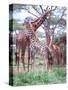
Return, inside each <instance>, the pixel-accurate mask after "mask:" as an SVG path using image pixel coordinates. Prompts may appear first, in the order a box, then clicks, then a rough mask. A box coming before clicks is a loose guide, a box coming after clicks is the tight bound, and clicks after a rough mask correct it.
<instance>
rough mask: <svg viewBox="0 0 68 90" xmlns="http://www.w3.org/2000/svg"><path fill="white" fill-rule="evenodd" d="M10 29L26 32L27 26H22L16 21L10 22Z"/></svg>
mask: <svg viewBox="0 0 68 90" xmlns="http://www.w3.org/2000/svg"><path fill="white" fill-rule="evenodd" d="M9 29H12V30H16V29H19V30H24V29H25V26H24V25H22V24H19V23H17V21H16V20H14V19H13V20H12V19H11V20H9Z"/></svg>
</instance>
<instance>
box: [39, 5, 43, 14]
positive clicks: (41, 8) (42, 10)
mask: <svg viewBox="0 0 68 90" xmlns="http://www.w3.org/2000/svg"><path fill="white" fill-rule="evenodd" d="M40 8H41V11H42V13H44V11H43V8H42V6H41V5H40Z"/></svg>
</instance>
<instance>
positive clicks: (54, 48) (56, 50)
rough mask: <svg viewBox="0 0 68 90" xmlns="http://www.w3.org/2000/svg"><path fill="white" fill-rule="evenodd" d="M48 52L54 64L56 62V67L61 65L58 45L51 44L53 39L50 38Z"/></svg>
mask: <svg viewBox="0 0 68 90" xmlns="http://www.w3.org/2000/svg"><path fill="white" fill-rule="evenodd" d="M48 47H49V50H50V52H51V53H52V57H53V60H54V59H56V60H54V62H55V61H56V64H57V65H60V64H61V63H62V53H61V49H60V47H59V46H58V45H56V44H54V43H53V39H52V36H50V43H49V46H48Z"/></svg>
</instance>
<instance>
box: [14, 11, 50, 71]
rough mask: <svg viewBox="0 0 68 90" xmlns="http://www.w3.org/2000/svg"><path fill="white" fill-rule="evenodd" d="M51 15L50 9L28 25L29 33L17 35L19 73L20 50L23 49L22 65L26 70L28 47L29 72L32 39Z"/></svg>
mask: <svg viewBox="0 0 68 90" xmlns="http://www.w3.org/2000/svg"><path fill="white" fill-rule="evenodd" d="M49 13H50V9H49V10H48V9H47V10H46V11H45V13H44V14H42V16H40V17H38V18H37V19H35V20H33V21H29V22H28V23H26V28H27V31H25V32H20V33H19V34H17V35H16V48H17V62H18V71H19V63H20V49H22V63H23V67H24V70H25V60H24V57H25V49H26V47H28V71H29V64H30V43H31V39H32V37H34V36H35V32H36V30H37V29H38V28H39V27H40V25H41V24H42V23H43V22H44V21H45V19H47V16H48V15H49Z"/></svg>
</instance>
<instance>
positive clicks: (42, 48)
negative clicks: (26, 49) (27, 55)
mask: <svg viewBox="0 0 68 90" xmlns="http://www.w3.org/2000/svg"><path fill="white" fill-rule="evenodd" d="M30 48H31V63H32V65H33V68H34V62H35V55H36V54H37V53H39V54H41V55H42V56H43V61H44V69H45V67H46V70H49V69H50V68H51V66H52V63H53V62H52V56H51V53H50V51H49V48H48V46H47V45H46V44H42V43H41V41H40V40H39V39H38V37H37V36H35V38H34V39H32V43H31V45H30ZM31 68H32V67H31Z"/></svg>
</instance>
